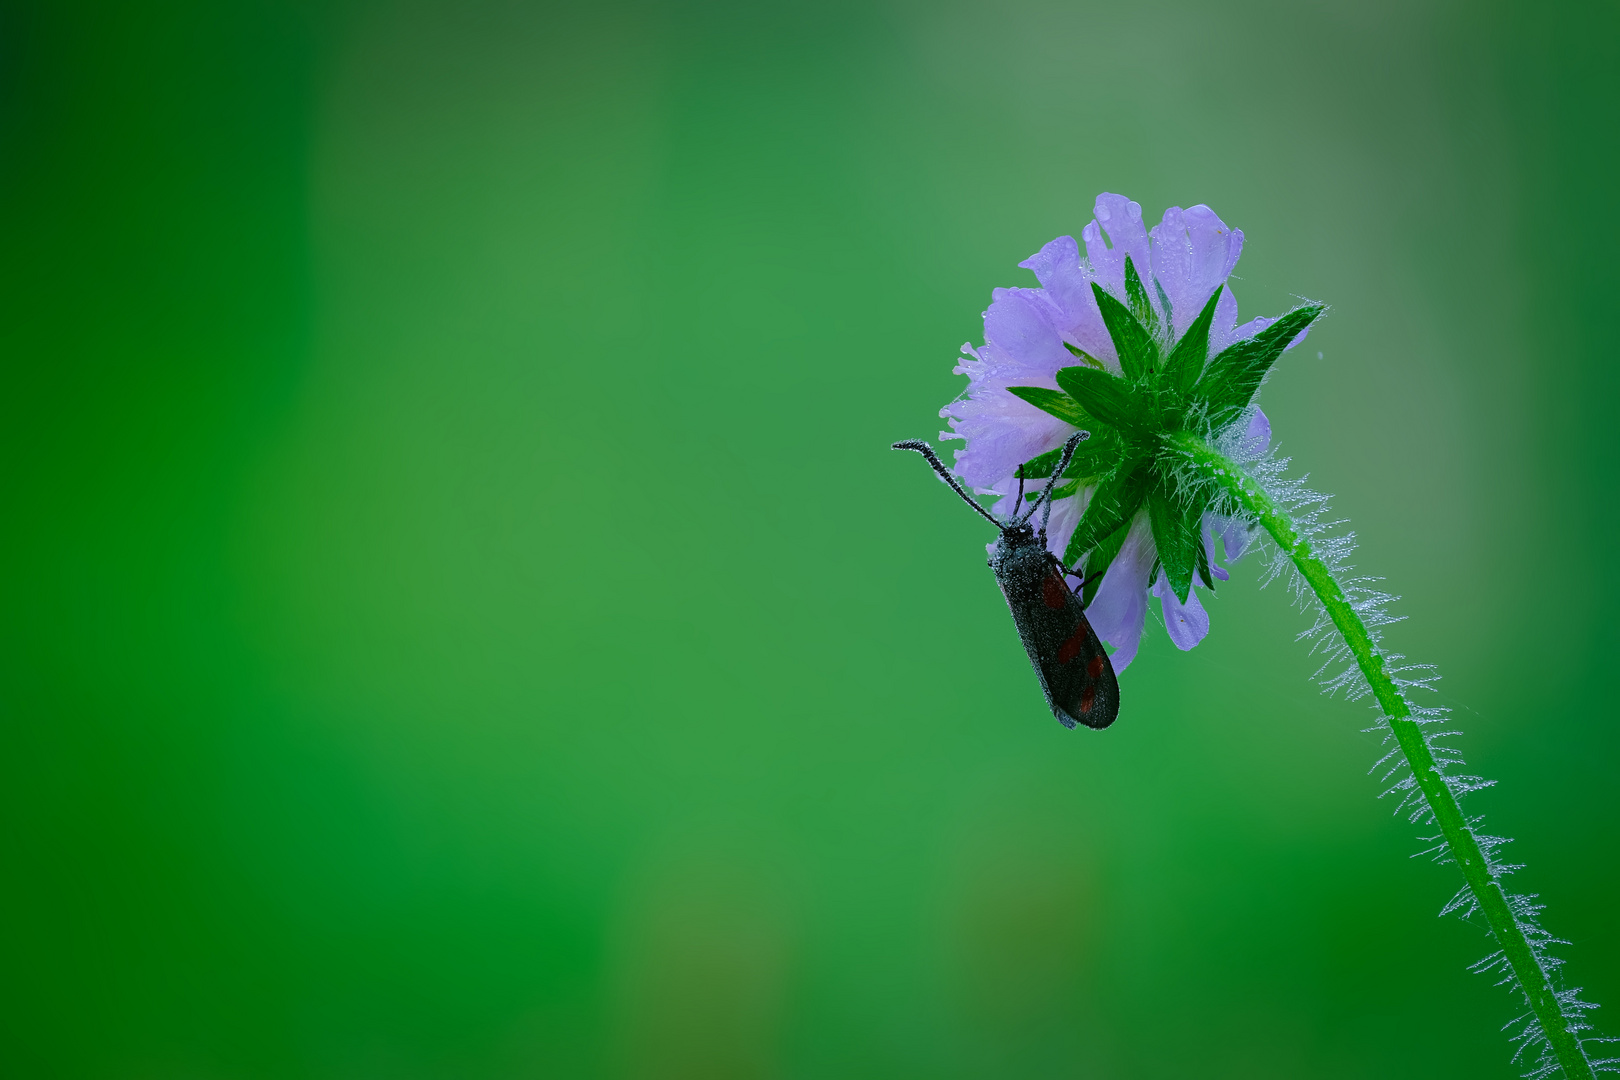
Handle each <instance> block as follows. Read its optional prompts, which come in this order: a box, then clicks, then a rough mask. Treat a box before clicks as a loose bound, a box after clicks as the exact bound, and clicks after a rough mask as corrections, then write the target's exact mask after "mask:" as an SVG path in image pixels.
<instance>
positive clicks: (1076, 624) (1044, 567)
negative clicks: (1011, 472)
mask: <svg viewBox="0 0 1620 1080" xmlns="http://www.w3.org/2000/svg"><path fill="white" fill-rule="evenodd" d="M990 566H991V569H993V570H994V571H995V574H996V582H997V583H998V584H999V585H1000V586H1001V592H1002V595H1004V596H1005V597H1006V598H1007V606H1008V607H1009V608H1011V609H1012V617H1013V623H1014V625H1016V626H1017V627H1018V636H1019V638H1021V639H1022V640H1023V642H1024V649H1025V651H1026V652H1028V653H1029V662H1030V664H1031V665H1033V666H1034V668H1035V673H1036V674H1037V675H1039V676H1040V679H1041V689H1042V691H1044V692H1045V694H1046V703H1047V705H1048V706H1050V707H1051V709H1052V715H1053V716H1056V717H1057V718H1058V720H1059V721H1061V722H1062V723H1063V725H1064V726H1065V727H1071V728H1072V727H1074V725H1075V722H1076V721H1078V722H1079V723H1082V724H1084V725H1086V726H1087V727H1091V728H1105V727H1107V726H1108V725H1109V724H1112V723H1113V722H1114V718H1115V717H1117V716H1118V715H1119V681H1118V679H1116V678H1115V677H1114V665H1113V664H1112V663H1111V662H1110V661H1109V659H1108V653H1107V652H1106V651H1105V650H1104V649H1103V645H1102V642H1101V641H1100V640H1098V638H1097V634H1096V631H1094V630H1092V628H1091V624H1090V623H1089V622H1087V621H1086V615H1085V610H1084V608H1083V607H1082V606H1081V603H1080V598H1079V597H1078V596H1076V595H1074V593H1072V592H1071V591H1069V588H1068V586H1067V585H1065V584H1064V583H1063V579H1062V577H1060V576H1059V575H1058V572H1057V570H1056V569H1054V567H1053V565H1052V558H1051V556H1049V555H1048V554H1047V553H1046V549H1045V548H1043V547H1042V546H1041V544H1040V543H1039V542H1038V541H1037V540H1035V539H1034V537H1029V538H1028V539H1027V540H1026V539H1025V538H1024V537H1023V536H1021V535H1018V534H1014V533H1011V532H1009V533H1007V534H1004V535H1003V536H1002V538H1001V540H1000V541H999V542H998V543H997V544H996V549H995V551H994V553H993V554H992V555H991V559H990Z"/></svg>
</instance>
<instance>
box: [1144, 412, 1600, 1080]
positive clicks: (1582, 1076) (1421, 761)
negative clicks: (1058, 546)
mask: <svg viewBox="0 0 1620 1080" xmlns="http://www.w3.org/2000/svg"><path fill="white" fill-rule="evenodd" d="M1169 442H1170V445H1171V447H1172V448H1174V449H1175V450H1179V451H1181V452H1182V453H1184V454H1185V455H1186V456H1187V457H1188V458H1189V459H1191V461H1192V463H1193V464H1194V465H1195V466H1196V467H1197V468H1198V469H1199V470H1200V471H1201V472H1202V473H1203V474H1204V475H1205V476H1206V477H1208V478H1209V479H1212V480H1213V481H1215V483H1216V484H1217V485H1219V486H1220V487H1221V489H1222V490H1223V491H1224V492H1225V493H1226V495H1227V496H1228V497H1229V498H1230V499H1231V500H1232V501H1233V502H1234V503H1236V504H1237V506H1238V507H1240V508H1241V509H1242V510H1243V512H1244V513H1245V514H1246V515H1247V516H1249V517H1251V518H1252V519H1253V520H1255V521H1258V522H1259V523H1260V525H1261V526H1263V527H1264V528H1265V530H1266V531H1267V532H1268V533H1270V534H1271V538H1272V539H1273V540H1275V541H1276V542H1277V546H1278V547H1279V548H1281V549H1282V551H1283V552H1284V553H1286V554H1287V555H1288V557H1289V558H1290V559H1291V560H1292V561H1293V563H1294V566H1295V567H1297V568H1298V570H1299V572H1300V575H1301V576H1302V577H1303V578H1304V579H1305V582H1306V583H1307V584H1308V585H1309V586H1310V587H1311V590H1312V591H1313V592H1315V594H1316V597H1317V599H1318V600H1320V601H1321V603H1322V607H1323V608H1324V609H1325V610H1326V611H1327V614H1328V617H1329V618H1330V619H1332V620H1333V625H1334V627H1335V628H1337V629H1338V631H1339V633H1340V634H1341V635H1342V636H1343V637H1344V640H1345V644H1346V645H1348V646H1349V648H1350V651H1351V653H1352V654H1353V655H1354V656H1355V658H1356V664H1357V665H1358V666H1359V667H1360V668H1361V673H1362V674H1363V675H1364V676H1365V677H1366V679H1367V683H1368V685H1369V686H1370V687H1371V688H1372V692H1373V695H1374V697H1376V698H1377V700H1378V706H1379V708H1380V709H1382V710H1383V713H1384V717H1385V719H1386V720H1387V721H1388V722H1389V727H1390V730H1391V731H1392V732H1393V733H1394V736H1395V740H1396V742H1397V744H1398V745H1399V746H1400V749H1401V752H1402V753H1403V754H1404V755H1405V756H1406V760H1407V763H1408V764H1409V765H1410V766H1411V768H1412V776H1413V778H1414V779H1415V780H1416V781H1417V785H1418V788H1419V789H1420V790H1421V791H1422V792H1423V798H1424V799H1425V800H1426V801H1427V802H1428V806H1429V810H1430V812H1431V813H1432V814H1433V815H1434V819H1435V821H1436V823H1438V824H1439V826H1440V831H1441V833H1442V834H1443V835H1444V836H1445V840H1446V844H1447V845H1448V847H1449V848H1450V850H1451V855H1452V857H1453V858H1454V859H1455V861H1456V863H1457V865H1458V867H1459V868H1461V870H1462V873H1463V877H1464V879H1466V881H1467V883H1468V888H1469V889H1470V890H1471V891H1472V892H1473V894H1474V897H1475V899H1476V900H1477V901H1478V902H1479V910H1480V911H1481V912H1482V913H1483V914H1484V916H1485V918H1486V920H1487V921H1488V922H1489V924H1490V928H1491V932H1492V933H1493V934H1494V935H1495V936H1496V942H1497V944H1498V945H1499V946H1501V948H1502V950H1503V952H1504V953H1505V954H1506V958H1507V961H1508V963H1509V964H1510V965H1511V966H1512V969H1513V974H1514V976H1515V978H1516V980H1517V982H1518V984H1519V987H1520V989H1522V990H1523V991H1524V996H1525V998H1526V1000H1527V1001H1528V1002H1529V1004H1530V1008H1531V1010H1532V1011H1533V1012H1534V1013H1535V1016H1536V1019H1537V1020H1538V1021H1540V1023H1541V1028H1542V1030H1543V1031H1544V1032H1545V1033H1546V1037H1547V1041H1548V1042H1549V1043H1550V1044H1551V1046H1552V1050H1553V1053H1554V1054H1555V1055H1556V1056H1557V1058H1558V1064H1559V1065H1560V1066H1561V1067H1562V1068H1563V1070H1564V1075H1565V1076H1567V1077H1568V1078H1569V1080H1590V1078H1591V1077H1592V1067H1591V1065H1590V1064H1588V1062H1587V1059H1586V1054H1585V1053H1584V1052H1583V1051H1582V1049H1581V1045H1580V1042H1579V1040H1578V1039H1577V1038H1576V1036H1575V1033H1574V1032H1572V1031H1570V1030H1569V1027H1568V1023H1567V1021H1566V1019H1565V1017H1564V1015H1563V1010H1562V1009H1560V1008H1559V1003H1558V998H1557V996H1556V995H1555V994H1554V992H1553V988H1552V986H1551V984H1550V983H1549V982H1548V979H1547V973H1546V972H1545V971H1543V970H1542V968H1541V965H1540V964H1539V963H1538V962H1537V960H1536V957H1535V954H1534V953H1533V952H1532V951H1531V949H1530V943H1529V942H1528V941H1527V940H1526V939H1525V935H1524V929H1523V928H1522V927H1521V926H1520V925H1519V922H1518V920H1517V919H1515V918H1514V917H1513V912H1512V909H1511V908H1509V907H1508V902H1507V897H1506V896H1505V895H1503V893H1502V887H1501V885H1499V884H1497V882H1496V879H1495V878H1494V877H1493V876H1492V875H1491V873H1490V870H1489V868H1488V866H1487V864H1486V860H1485V855H1484V853H1483V852H1482V851H1481V850H1480V846H1479V841H1478V840H1476V839H1475V837H1474V834H1473V831H1472V830H1471V829H1469V827H1468V823H1467V821H1466V819H1464V817H1463V815H1462V810H1461V809H1460V808H1459V807H1458V805H1457V799H1456V796H1455V795H1453V793H1452V791H1451V788H1450V787H1449V786H1448V785H1447V784H1446V781H1445V778H1444V777H1443V776H1442V775H1441V773H1440V770H1439V769H1438V768H1437V767H1436V765H1435V760H1434V755H1433V754H1432V753H1431V752H1430V750H1429V744H1428V742H1427V741H1426V740H1425V739H1424V737H1423V731H1422V729H1421V728H1420V727H1419V725H1418V724H1417V722H1416V721H1415V720H1413V719H1412V707H1411V705H1410V704H1409V703H1408V702H1407V700H1406V697H1405V695H1404V694H1402V693H1401V689H1400V687H1399V686H1398V685H1397V684H1396V682H1395V680H1394V678H1392V677H1391V675H1390V674H1389V673H1388V672H1386V671H1385V670H1384V657H1383V656H1382V655H1380V654H1379V652H1378V650H1377V648H1376V646H1375V645H1374V644H1373V641H1372V639H1371V637H1370V636H1369V635H1368V633H1367V627H1366V624H1364V623H1363V622H1362V620H1361V616H1360V615H1359V614H1357V612H1356V609H1355V608H1354V606H1352V605H1351V603H1350V601H1349V599H1347V598H1346V596H1345V592H1344V589H1343V588H1342V587H1341V586H1340V584H1339V582H1338V581H1337V580H1335V579H1334V577H1333V575H1332V573H1331V572H1329V570H1328V568H1327V566H1326V564H1325V563H1324V562H1323V561H1322V559H1321V557H1320V556H1319V554H1318V553H1317V552H1316V551H1314V550H1313V549H1312V547H1311V544H1310V542H1309V541H1308V540H1306V539H1305V538H1304V537H1302V536H1301V535H1300V533H1299V531H1298V530H1297V529H1296V528H1295V527H1294V523H1293V521H1292V520H1291V519H1290V518H1289V516H1288V515H1287V513H1285V512H1284V511H1283V510H1282V508H1281V507H1279V506H1278V505H1277V503H1276V502H1275V500H1273V499H1272V498H1271V497H1270V496H1269V495H1267V494H1266V492H1265V491H1264V490H1263V489H1262V488H1261V486H1260V485H1259V484H1258V483H1256V482H1255V480H1254V479H1253V478H1252V477H1251V476H1250V475H1249V474H1248V473H1247V472H1245V471H1244V470H1243V469H1242V468H1241V467H1239V466H1238V465H1237V464H1236V463H1235V462H1233V461H1231V460H1229V459H1228V458H1226V457H1225V456H1224V455H1222V454H1221V453H1220V452H1218V451H1217V450H1215V449H1214V448H1213V447H1211V446H1210V445H1209V444H1208V443H1207V442H1205V441H1204V440H1203V439H1201V438H1199V437H1198V436H1196V435H1194V434H1193V433H1191V432H1181V433H1180V434H1177V435H1174V436H1171V437H1170V439H1169Z"/></svg>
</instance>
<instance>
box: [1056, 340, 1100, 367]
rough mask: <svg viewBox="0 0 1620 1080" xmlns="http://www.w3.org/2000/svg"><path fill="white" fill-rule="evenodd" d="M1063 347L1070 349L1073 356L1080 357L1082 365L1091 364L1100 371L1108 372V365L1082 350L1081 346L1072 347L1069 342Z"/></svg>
mask: <svg viewBox="0 0 1620 1080" xmlns="http://www.w3.org/2000/svg"><path fill="white" fill-rule="evenodd" d="M1063 347H1064V348H1065V349H1068V350H1069V352H1070V354H1071V355H1073V356H1076V357H1078V358H1079V359H1080V362H1081V363H1082V364H1090V365H1091V366H1092V367H1094V368H1096V369H1097V370H1098V371H1107V370H1108V365H1107V364H1105V363H1103V362H1102V361H1101V360H1099V359H1097V358H1096V357H1095V356H1092V355H1091V354H1090V353H1088V352H1086V350H1084V349H1082V348H1081V347H1080V346H1078V345H1071V344H1069V343H1068V342H1067V341H1065V342H1064V343H1063Z"/></svg>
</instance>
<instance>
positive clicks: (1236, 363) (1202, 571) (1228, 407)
mask: <svg viewBox="0 0 1620 1080" xmlns="http://www.w3.org/2000/svg"><path fill="white" fill-rule="evenodd" d="M1154 285H1155V287H1156V288H1157V285H1158V283H1157V282H1156V281H1155V282H1154ZM1091 288H1092V291H1093V292H1094V293H1095V294H1096V297H1097V306H1098V308H1100V309H1101V311H1102V318H1103V324H1104V325H1105V326H1106V327H1107V328H1108V336H1109V337H1110V338H1111V339H1112V340H1113V343H1114V350H1115V352H1117V353H1118V355H1119V367H1120V374H1118V375H1115V374H1113V373H1112V372H1110V371H1108V370H1107V369H1106V368H1105V367H1104V366H1103V364H1102V362H1101V361H1100V360H1098V359H1097V358H1096V357H1094V356H1090V355H1088V354H1087V353H1086V352H1084V351H1083V350H1081V349H1078V348H1076V347H1075V346H1073V345H1069V346H1068V349H1069V351H1070V352H1071V353H1073V354H1074V355H1075V357H1076V358H1077V359H1079V360H1080V361H1081V364H1079V365H1076V366H1074V367H1066V368H1062V369H1061V370H1059V371H1058V373H1057V384H1058V385H1059V386H1060V387H1062V388H1063V389H1062V391H1061V392H1060V391H1057V390H1051V389H1048V388H1046V387H1041V386H1010V387H1008V388H1007V389H1008V390H1009V391H1010V392H1012V393H1013V394H1016V395H1018V396H1019V397H1021V398H1023V399H1024V400H1025V401H1027V402H1029V403H1030V404H1031V405H1033V406H1035V407H1036V408H1038V409H1041V410H1044V411H1045V412H1047V413H1050V414H1051V415H1053V416H1055V417H1057V418H1058V419H1059V420H1062V421H1063V422H1065V423H1067V424H1072V425H1073V426H1075V427H1077V428H1085V429H1086V430H1088V431H1090V432H1091V438H1090V439H1088V440H1087V441H1086V442H1084V443H1081V444H1080V448H1079V451H1078V452H1077V453H1076V454H1075V456H1074V459H1073V460H1072V461H1071V462H1070V464H1069V467H1068V468H1067V469H1066V470H1064V473H1063V478H1064V479H1065V480H1067V481H1070V482H1069V483H1065V484H1063V485H1062V486H1060V487H1059V488H1058V489H1057V491H1056V493H1055V494H1056V496H1057V497H1058V498H1066V497H1068V496H1070V495H1073V494H1075V493H1076V492H1077V491H1079V489H1080V488H1081V487H1086V486H1092V485H1095V487H1096V490H1095V492H1093V494H1092V496H1091V501H1090V502H1089V503H1087V504H1086V508H1085V512H1084V513H1083V514H1082V515H1081V517H1080V523H1079V524H1078V525H1077V526H1076V527H1075V530H1074V535H1073V536H1072V537H1071V538H1070V539H1069V546H1068V549H1067V550H1066V551H1065V552H1064V557H1063V561H1064V562H1065V563H1066V564H1068V565H1070V566H1077V565H1078V564H1079V563H1080V561H1081V560H1082V559H1084V560H1085V564H1086V565H1085V570H1086V579H1087V585H1086V593H1085V599H1086V601H1087V602H1088V603H1089V602H1090V600H1091V598H1092V596H1093V595H1095V593H1096V589H1097V586H1098V585H1099V584H1100V583H1101V581H1102V571H1104V570H1106V569H1107V568H1108V565H1109V563H1111V562H1112V561H1113V558H1114V556H1115V555H1116V554H1118V552H1119V549H1120V546H1121V545H1122V544H1123V543H1124V540H1125V533H1126V530H1127V529H1129V527H1130V524H1131V522H1132V520H1134V519H1135V518H1136V516H1137V514H1138V513H1139V512H1140V511H1141V510H1142V509H1143V508H1144V507H1145V508H1146V509H1147V513H1148V520H1149V522H1150V523H1151V525H1152V527H1153V545H1154V547H1155V549H1156V550H1157V552H1158V557H1159V563H1158V567H1159V569H1161V570H1162V571H1163V572H1164V574H1165V576H1166V577H1167V578H1168V579H1169V581H1170V586H1171V588H1172V589H1173V590H1174V591H1175V594H1176V599H1178V600H1180V601H1181V602H1182V603H1186V601H1187V593H1188V591H1189V590H1190V589H1191V588H1192V583H1193V579H1194V576H1195V575H1196V577H1197V579H1198V580H1199V581H1200V582H1201V583H1202V584H1203V585H1204V587H1205V588H1213V587H1214V578H1213V577H1212V575H1211V574H1210V572H1209V563H1208V556H1207V553H1206V550H1205V548H1204V543H1203V520H1204V513H1205V512H1206V511H1207V510H1208V509H1209V507H1210V504H1211V502H1212V500H1213V498H1214V496H1215V492H1214V489H1213V486H1211V485H1209V484H1208V483H1207V482H1205V483H1203V484H1202V486H1200V485H1199V484H1198V483H1192V484H1190V483H1189V481H1188V479H1187V476H1186V470H1185V469H1179V470H1178V469H1177V468H1176V466H1177V464H1178V456H1177V454H1176V452H1175V451H1174V450H1172V449H1170V447H1169V444H1170V441H1171V440H1173V439H1174V438H1175V437H1177V436H1178V435H1181V434H1183V433H1189V432H1190V433H1192V434H1194V435H1197V436H1200V437H1202V438H1206V439H1207V438H1212V437H1214V436H1215V435H1217V434H1218V433H1220V432H1221V431H1223V430H1224V429H1226V428H1227V427H1229V426H1231V425H1232V424H1233V423H1235V422H1236V421H1237V420H1238V419H1239V418H1240V417H1241V416H1242V415H1243V412H1244V410H1245V409H1247V408H1248V406H1249V404H1250V403H1251V402H1252V401H1253V400H1254V396H1255V394H1256V392H1258V391H1259V389H1260V383H1261V381H1262V380H1263V379H1264V378H1265V375H1266V372H1267V371H1268V370H1270V368H1271V365H1272V364H1274V363H1276V362H1277V358H1278V357H1279V356H1281V355H1282V353H1283V350H1284V349H1286V348H1287V347H1288V345H1289V343H1290V342H1292V341H1293V340H1294V339H1295V338H1296V337H1298V336H1299V335H1300V333H1301V332H1302V331H1304V330H1305V329H1306V328H1307V327H1309V326H1310V325H1311V323H1312V322H1314V321H1315V320H1316V318H1317V317H1318V316H1319V315H1321V314H1322V310H1323V309H1322V305H1320V304H1306V305H1304V306H1302V307H1298V308H1295V309H1294V310H1293V311H1290V312H1288V314H1286V315H1284V316H1282V317H1281V318H1280V319H1278V320H1277V321H1276V322H1274V323H1272V324H1271V325H1270V326H1267V327H1266V328H1265V329H1264V330H1261V331H1260V332H1259V333H1258V334H1255V335H1254V336H1253V337H1250V338H1245V339H1244V340H1242V341H1238V342H1234V343H1233V344H1232V345H1230V346H1228V347H1227V348H1225V349H1223V350H1221V352H1220V353H1219V354H1217V355H1216V356H1215V357H1214V358H1213V359H1211V360H1210V361H1209V362H1208V363H1205V362H1204V358H1205V357H1206V356H1208V355H1209V330H1210V323H1211V322H1212V321H1213V319H1214V317H1215V304H1216V301H1217V300H1218V299H1219V298H1220V289H1216V290H1215V292H1214V293H1212V294H1211V295H1210V297H1209V300H1208V302H1206V303H1205V304H1204V309H1203V310H1202V311H1200V312H1199V313H1198V317H1197V318H1196V319H1194V320H1193V322H1192V325H1190V326H1188V327H1187V332H1186V333H1184V334H1182V335H1181V337H1180V338H1179V339H1176V338H1173V337H1172V334H1173V330H1172V322H1171V320H1172V313H1171V310H1170V303H1169V298H1168V297H1166V296H1165V295H1164V293H1163V290H1162V289H1160V290H1158V292H1159V303H1160V305H1161V306H1162V307H1163V308H1164V315H1163V317H1162V318H1161V317H1160V314H1159V311H1158V309H1157V308H1156V307H1155V306H1154V304H1153V303H1152V302H1150V300H1149V298H1148V294H1147V290H1146V288H1145V287H1144V286H1143V284H1142V279H1141V277H1140V276H1139V275H1138V274H1137V271H1136V267H1135V266H1134V265H1133V264H1132V263H1131V259H1130V257H1129V256H1126V258H1125V293H1126V300H1127V301H1128V303H1123V302H1121V301H1120V300H1119V299H1118V298H1116V297H1114V296H1112V295H1111V294H1109V293H1108V292H1107V291H1106V290H1104V289H1103V288H1102V286H1100V285H1098V284H1097V283H1096V282H1093V283H1092V285H1091ZM1058 454H1059V451H1057V450H1052V451H1050V452H1048V453H1045V454H1041V455H1040V456H1038V457H1035V458H1032V459H1031V460H1029V461H1027V462H1025V463H1024V465H1023V471H1022V475H1023V476H1024V477H1025V478H1026V479H1041V478H1044V477H1049V476H1051V475H1052V470H1053V469H1055V468H1056V467H1057V460H1058ZM1028 497H1030V498H1034V497H1035V496H1034V495H1033V493H1032V494H1031V495H1029V496H1028Z"/></svg>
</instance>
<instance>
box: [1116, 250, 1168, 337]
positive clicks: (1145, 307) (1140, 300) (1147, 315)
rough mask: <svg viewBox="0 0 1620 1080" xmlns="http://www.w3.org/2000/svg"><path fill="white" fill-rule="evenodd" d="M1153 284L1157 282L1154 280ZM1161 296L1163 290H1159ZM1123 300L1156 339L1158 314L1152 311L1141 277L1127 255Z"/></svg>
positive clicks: (1137, 319) (1157, 282)
mask: <svg viewBox="0 0 1620 1080" xmlns="http://www.w3.org/2000/svg"><path fill="white" fill-rule="evenodd" d="M1153 284H1154V285H1155V286H1157V285H1158V284H1159V281H1158V279H1157V278H1154V280H1153ZM1159 292H1160V294H1161V295H1163V292H1164V290H1163V289H1160V290H1159ZM1125 298H1126V299H1127V300H1129V301H1130V302H1131V314H1132V315H1134V316H1136V321H1137V322H1138V323H1140V324H1141V325H1142V327H1143V329H1145V330H1146V331H1147V332H1148V334H1149V335H1150V336H1152V337H1155V338H1157V337H1158V336H1159V313H1158V312H1157V311H1155V310H1154V308H1153V304H1152V303H1151V302H1149V300H1148V294H1147V290H1146V289H1144V288H1143V287H1142V278H1141V275H1139V274H1137V272H1136V264H1135V263H1133V262H1131V257H1130V256H1129V255H1127V256H1125Z"/></svg>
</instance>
